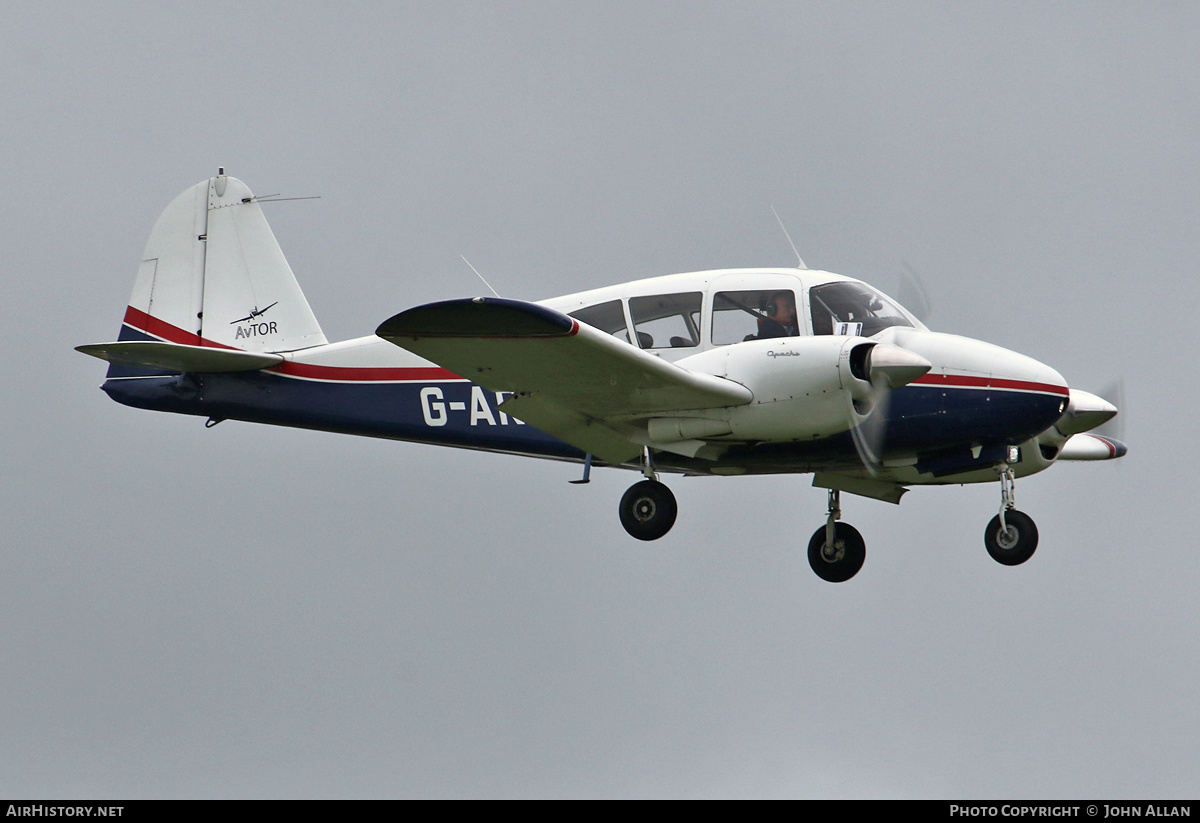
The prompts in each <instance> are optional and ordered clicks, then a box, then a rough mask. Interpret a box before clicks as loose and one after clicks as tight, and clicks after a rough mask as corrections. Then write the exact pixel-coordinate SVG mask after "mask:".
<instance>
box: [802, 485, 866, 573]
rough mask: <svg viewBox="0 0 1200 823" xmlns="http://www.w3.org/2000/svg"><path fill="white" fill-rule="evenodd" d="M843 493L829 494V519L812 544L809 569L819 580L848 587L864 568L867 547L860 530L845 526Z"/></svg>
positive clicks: (817, 532)
mask: <svg viewBox="0 0 1200 823" xmlns="http://www.w3.org/2000/svg"><path fill="white" fill-rule="evenodd" d="M841 516H842V507H841V493H840V492H838V491H835V490H833V489H831V490H830V491H829V516H828V519H827V520H826V521H825V525H824V526H823V527H821V528H819V529H817V530H816V532H814V533H813V536H812V539H811V540H809V541H808V565H810V566H812V570H813V571H814V572H816V573H817V577H819V578H821V579H822V580H827V581H828V582H830V583H844V582H846V581H847V580H849V579H850V578H851V577H854V575H856V574H858V570H859V569H861V568H862V565H863V561H864V560H866V559H867V545H866V543H865V542H864V541H863V538H862V535H861V534H859V533H858V529H856V528H854V527H853V526H851V525H850V524H849V523H842V522H841Z"/></svg>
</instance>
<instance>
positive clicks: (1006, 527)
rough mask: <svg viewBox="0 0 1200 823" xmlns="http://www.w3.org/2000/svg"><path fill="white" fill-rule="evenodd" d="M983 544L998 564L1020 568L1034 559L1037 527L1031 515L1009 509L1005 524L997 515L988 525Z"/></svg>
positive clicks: (1006, 513)
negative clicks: (1030, 559)
mask: <svg viewBox="0 0 1200 823" xmlns="http://www.w3.org/2000/svg"><path fill="white" fill-rule="evenodd" d="M983 544H984V545H985V546H987V551H988V554H990V555H991V556H992V559H993V560H995V561H996V562H997V563H1003V564H1004V565H1005V566H1019V565H1021V564H1022V563H1024V562H1025V561H1026V560H1028V559H1029V558H1031V557H1033V553H1034V551H1035V550H1036V549H1037V544H1038V530H1037V526H1036V525H1035V524H1034V522H1033V518H1031V517H1030V516H1029V515H1027V514H1025V513H1024V512H1019V511H1017V510H1016V509H1009V510H1008V511H1006V512H1005V513H1004V520H1003V522H1002V521H1001V520H1000V515H996V516H995V517H993V518H992V522H990V523H988V525H987V529H986V530H985V531H984V533H983Z"/></svg>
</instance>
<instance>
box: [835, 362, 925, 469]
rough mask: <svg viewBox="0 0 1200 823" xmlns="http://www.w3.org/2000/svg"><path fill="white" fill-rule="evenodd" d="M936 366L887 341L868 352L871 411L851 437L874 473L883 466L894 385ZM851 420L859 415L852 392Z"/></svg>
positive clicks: (850, 397)
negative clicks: (856, 413) (856, 414)
mask: <svg viewBox="0 0 1200 823" xmlns="http://www.w3.org/2000/svg"><path fill="white" fill-rule="evenodd" d="M931 368H933V366H932V364H931V363H930V362H929V361H928V360H926V359H925V358H924V357H921V355H919V354H914V353H913V352H910V351H908V350H907V349H902V348H900V347H899V346H892V345H888V344H886V343H879V344H876V345H875V346H874V347H873V348H872V349H871V351H870V353H869V354H868V355H867V362H866V376H867V382H868V383H870V386H871V388H870V392H869V398H870V404H871V408H870V411H869V412H868V413H867V415H866V419H865V420H863V421H862V422H861V423H859V424H858V425H857V426H851V428H850V437H851V439H853V441H854V448H855V450H856V451H857V452H858V459H859V460H861V461H862V464H863V466H864V467H865V468H866V469H867V471H868V472H869V473H870V474H871V475H872V476H876V475H878V474H879V472H880V469H882V468H883V447H884V445H885V443H886V441H887V420H888V410H889V408H890V406H891V395H892V390H893V389H898V388H900V387H901V386H906V385H908V384H909V383H911V382H913V381H914V380H916V379H918V378H919V377H921V376H923V375H924V374H925V373H926V372H928V371H929V370H930V369H931ZM847 397H848V398H849V404H850V411H851V417H850V419H851V422H853V421H854V419H855V414H854V412H856V411H857V409H855V406H854V398H853V396H852V395H850V394H848V395H847Z"/></svg>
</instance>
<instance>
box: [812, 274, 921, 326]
mask: <svg viewBox="0 0 1200 823" xmlns="http://www.w3.org/2000/svg"><path fill="white" fill-rule="evenodd" d="M808 297H809V303H810V305H811V308H812V323H813V334H857V335H862V336H864V337H870V336H871V335H873V334H876V333H878V332H881V331H883V330H884V329H886V328H888V327H889V326H908V327H910V328H911V327H912V325H913V324H912V321H911V320H909V319H908V317H907V316H906V315H905V314H904V311H903V310H902V309H901V308H900V307H899V306H897V305H896V304H895V303H893V302H892V301H891V300H890V299H888V298H887V297H885V296H884V295H883V294H881V293H880V292H877V291H875V289H873V288H871V287H870V286H868V285H867V284H866V283H856V282H852V281H838V282H836V283H826V284H824V285H822V286H813V287H812V288H811V289H809V290H808Z"/></svg>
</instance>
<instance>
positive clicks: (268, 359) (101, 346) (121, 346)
mask: <svg viewBox="0 0 1200 823" xmlns="http://www.w3.org/2000/svg"><path fill="white" fill-rule="evenodd" d="M75 351H79V352H83V353H84V354H90V355H91V356H92V357H98V358H100V359H101V360H107V361H108V362H109V363H116V364H118V365H121V366H148V367H150V368H158V369H170V370H171V371H180V372H208V373H215V372H235V371H254V370H256V369H265V368H268V367H269V366H276V365H279V364H280V363H282V362H283V357H282V356H281V355H278V354H254V353H251V352H245V351H237V350H235V349H216V348H212V347H210V346H185V345H183V344H182V343H158V342H153V341H142V340H133V341H126V342H121V343H94V344H92V345H90V346H76V347H75Z"/></svg>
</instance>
